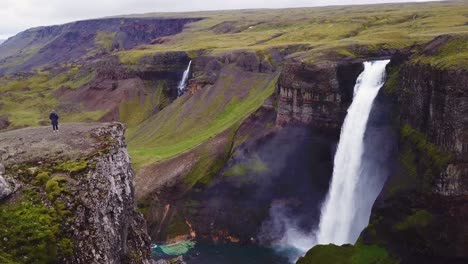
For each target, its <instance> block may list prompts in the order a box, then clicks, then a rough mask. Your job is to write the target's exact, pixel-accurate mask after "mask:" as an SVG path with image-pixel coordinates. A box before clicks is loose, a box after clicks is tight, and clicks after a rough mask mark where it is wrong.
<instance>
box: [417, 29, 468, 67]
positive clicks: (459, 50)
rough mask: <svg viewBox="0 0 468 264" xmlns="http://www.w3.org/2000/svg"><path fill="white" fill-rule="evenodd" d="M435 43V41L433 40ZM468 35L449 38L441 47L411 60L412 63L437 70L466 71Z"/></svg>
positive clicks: (467, 64)
mask: <svg viewBox="0 0 468 264" xmlns="http://www.w3.org/2000/svg"><path fill="white" fill-rule="evenodd" d="M435 41H436V40H435ZM467 42H468V35H454V36H450V37H449V39H448V40H447V42H446V43H443V44H442V46H441V47H438V48H435V52H434V53H433V50H431V51H429V52H430V54H423V55H419V56H417V57H416V58H415V59H413V62H421V63H426V64H430V65H433V66H435V67H438V68H457V69H459V68H464V69H468V45H467Z"/></svg>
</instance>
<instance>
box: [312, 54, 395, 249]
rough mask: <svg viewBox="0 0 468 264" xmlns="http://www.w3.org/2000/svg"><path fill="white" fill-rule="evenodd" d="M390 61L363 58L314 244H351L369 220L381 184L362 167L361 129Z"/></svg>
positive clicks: (362, 133)
mask: <svg viewBox="0 0 468 264" xmlns="http://www.w3.org/2000/svg"><path fill="white" fill-rule="evenodd" d="M389 62H390V60H382V61H375V62H365V63H364V71H363V72H362V73H361V75H359V77H358V79H357V82H356V86H355V87H354V99H353V102H352V104H351V106H350V107H349V109H348V114H347V115H346V118H345V121H344V124H343V127H342V129H341V136H340V142H339V144H338V149H337V152H336V154H335V160H334V166H333V177H332V181H331V184H330V189H329V192H328V195H327V198H326V200H325V202H324V204H323V205H322V213H321V216H320V224H319V228H318V231H317V241H316V242H317V244H329V243H332V244H336V245H343V244H348V243H351V244H354V243H355V242H356V240H357V239H358V237H359V234H360V233H361V231H362V230H363V229H364V228H365V227H366V225H367V224H368V222H369V217H370V212H371V209H372V205H373V203H374V202H375V199H376V198H377V196H378V194H379V193H380V191H381V189H382V184H380V185H379V184H373V183H375V181H373V180H372V177H377V176H375V175H370V174H371V173H368V172H367V171H366V169H364V168H365V167H366V166H364V164H363V162H364V161H363V160H362V156H363V152H364V133H365V131H366V126H367V120H368V119H369V114H370V111H371V108H372V104H373V102H374V99H375V97H376V96H377V94H378V92H379V89H380V88H381V87H382V86H383V84H384V77H385V66H386V65H387V64H388V63H389Z"/></svg>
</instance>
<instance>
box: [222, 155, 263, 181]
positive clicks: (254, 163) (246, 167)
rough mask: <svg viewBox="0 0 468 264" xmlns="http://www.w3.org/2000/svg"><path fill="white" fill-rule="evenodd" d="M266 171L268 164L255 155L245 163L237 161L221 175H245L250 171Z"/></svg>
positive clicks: (255, 172)
mask: <svg viewBox="0 0 468 264" xmlns="http://www.w3.org/2000/svg"><path fill="white" fill-rule="evenodd" d="M267 171H268V166H267V165H266V164H265V163H264V162H263V161H262V160H261V159H260V158H259V157H256V158H254V159H252V160H248V161H247V162H246V163H238V164H236V165H234V166H232V167H231V168H229V169H228V170H226V171H225V172H224V173H223V175H224V176H227V177H230V176H245V175H248V174H251V173H254V174H260V173H264V172H267Z"/></svg>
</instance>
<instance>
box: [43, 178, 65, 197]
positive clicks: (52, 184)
mask: <svg viewBox="0 0 468 264" xmlns="http://www.w3.org/2000/svg"><path fill="white" fill-rule="evenodd" d="M66 181H67V180H66V178H64V177H54V178H52V179H50V180H48V181H47V183H46V186H45V190H46V192H47V195H48V197H49V199H50V200H54V199H55V198H57V197H59V196H60V195H61V194H62V193H63V192H64V191H65V187H64V186H63V185H64V184H63V183H64V182H66Z"/></svg>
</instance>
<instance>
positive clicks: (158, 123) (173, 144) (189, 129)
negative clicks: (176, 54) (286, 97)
mask: <svg viewBox="0 0 468 264" xmlns="http://www.w3.org/2000/svg"><path fill="white" fill-rule="evenodd" d="M278 76H279V73H274V74H267V73H253V72H245V71H242V70H241V69H240V68H237V67H234V66H226V67H225V68H224V69H223V70H222V71H221V74H220V76H219V78H218V80H217V81H216V83H215V84H214V85H210V86H209V87H206V88H204V89H203V90H202V91H200V92H197V93H195V94H193V95H191V94H185V95H184V96H182V97H180V98H179V99H177V100H176V101H174V102H173V103H172V104H171V105H169V106H168V107H166V108H164V109H163V110H162V111H161V112H160V113H159V114H157V115H155V116H153V117H151V118H149V119H148V120H147V121H145V122H144V123H142V124H141V125H140V126H138V127H137V128H136V129H134V130H130V131H129V136H128V138H129V151H130V153H131V155H132V161H133V162H134V164H135V166H136V167H137V168H138V167H140V166H142V165H144V164H149V163H152V162H155V161H159V160H163V159H167V158H169V157H172V156H175V155H177V154H180V153H182V152H184V151H187V150H189V149H191V148H193V147H195V146H197V145H199V144H200V143H202V142H204V141H205V140H207V139H209V138H211V137H213V136H215V135H217V134H219V133H221V132H222V131H224V130H226V129H228V128H229V127H231V126H232V125H234V124H236V123H238V122H239V121H241V120H242V119H244V118H245V117H246V116H248V115H249V114H250V113H252V112H254V111H255V110H257V109H258V108H259V107H260V106H261V105H262V104H263V102H264V101H265V100H266V99H267V98H268V97H269V96H270V95H271V94H272V93H273V92H274V90H275V87H276V80H277V78H278Z"/></svg>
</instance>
